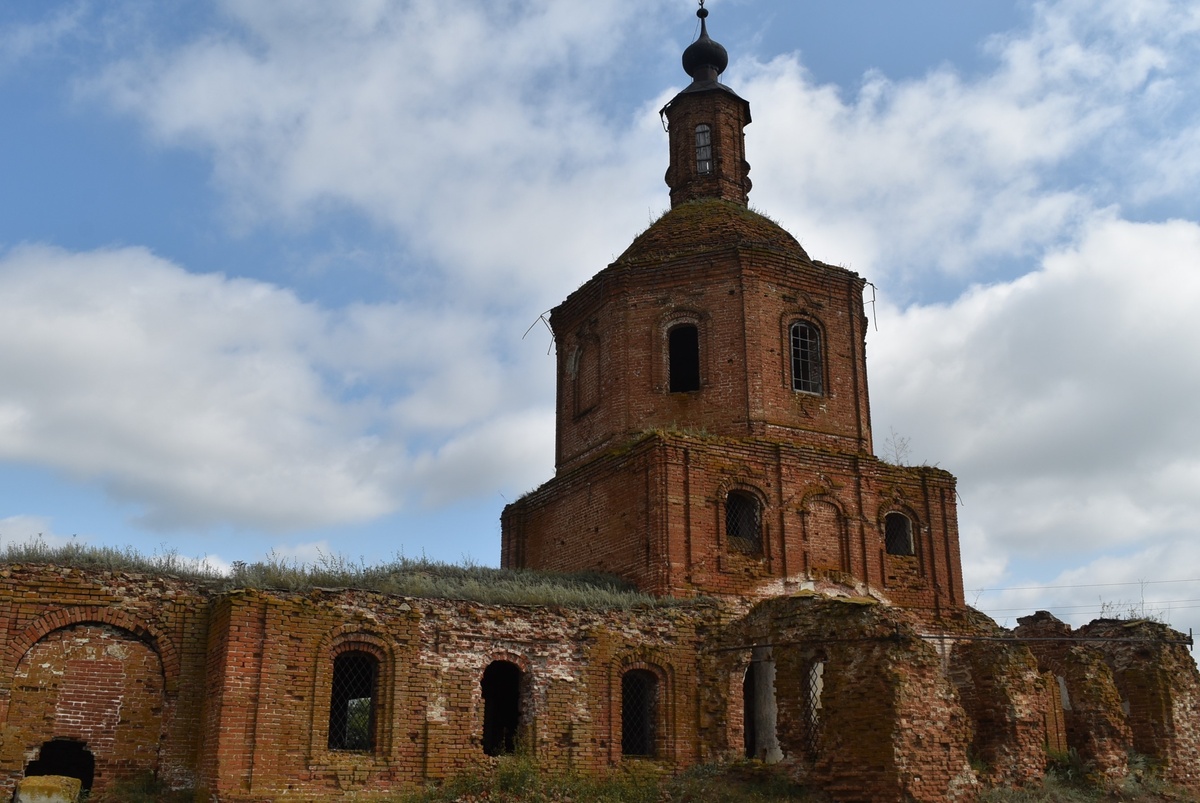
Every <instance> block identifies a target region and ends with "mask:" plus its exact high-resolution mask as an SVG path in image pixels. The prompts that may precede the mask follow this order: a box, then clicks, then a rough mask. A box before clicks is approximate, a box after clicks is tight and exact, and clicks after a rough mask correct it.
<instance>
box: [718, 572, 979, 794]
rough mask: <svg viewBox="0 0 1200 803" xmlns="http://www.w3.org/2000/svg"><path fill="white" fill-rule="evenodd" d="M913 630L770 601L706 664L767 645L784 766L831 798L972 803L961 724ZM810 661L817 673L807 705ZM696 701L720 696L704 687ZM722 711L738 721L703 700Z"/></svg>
mask: <svg viewBox="0 0 1200 803" xmlns="http://www.w3.org/2000/svg"><path fill="white" fill-rule="evenodd" d="M918 626H919V621H918V620H917V619H916V618H915V617H913V616H912V615H911V614H908V613H905V612H903V611H901V610H899V609H897V608H891V607H887V606H883V605H879V604H876V603H873V602H872V601H870V600H866V599H862V598H853V599H845V600H833V599H826V598H821V597H818V596H816V595H811V596H799V597H785V598H776V599H771V600H767V601H765V602H763V603H761V604H760V605H758V606H757V607H756V608H755V609H754V610H753V611H752V612H751V613H750V614H749V615H748V616H747V617H746V618H745V619H744V620H741V621H739V622H736V623H734V624H733V625H731V626H730V627H729V628H728V629H727V630H726V631H725V632H724V634H723V635H722V636H721V639H720V643H721V645H722V648H723V649H721V650H720V651H719V652H717V653H715V655H714V659H715V660H716V661H718V662H719V663H721V664H723V665H724V667H725V668H726V671H732V670H734V669H735V668H736V667H737V665H738V662H740V661H744V660H745V657H746V655H747V654H748V653H749V652H750V651H751V650H752V649H753V648H754V646H756V645H771V649H772V654H773V657H774V661H775V666H776V686H775V693H776V700H777V706H778V738H779V743H780V746H781V748H782V750H783V754H784V758H783V761H784V763H785V764H786V765H787V766H789V767H791V768H792V770H793V771H794V773H795V774H796V776H797V777H799V778H800V779H802V780H804V781H806V782H808V783H812V784H813V785H815V786H816V787H818V788H820V789H822V790H824V791H826V792H828V793H830V794H831V795H832V796H833V799H835V800H846V801H859V800H870V801H881V802H882V801H930V803H932V802H933V801H946V800H973V799H974V798H975V796H976V793H977V783H976V781H975V776H974V773H973V772H972V770H971V768H970V765H969V763H968V761H967V746H968V744H969V743H970V728H969V725H968V722H967V718H966V715H965V713H964V712H963V710H962V708H961V707H960V706H959V704H958V698H957V695H956V693H955V690H954V688H953V686H952V685H951V684H950V682H949V680H948V679H947V677H946V676H945V675H944V673H943V671H942V661H941V658H940V657H939V655H938V653H937V651H936V650H935V649H934V648H933V646H932V645H931V644H930V643H929V642H927V641H925V640H923V639H921V638H920V637H919V630H918V629H917V628H918ZM816 661H820V662H823V671H822V672H821V679H822V680H821V689H820V691H819V694H817V695H815V697H814V694H813V691H812V690H811V689H810V687H809V685H808V684H809V683H810V680H811V677H812V666H813V664H814V662H816ZM702 693H703V694H704V695H722V690H721V689H720V688H719V687H718V684H716V683H713V684H706V685H705V686H704V687H703V692H702ZM814 703H817V704H819V710H817V711H816V714H815V716H814ZM722 706H725V709H724V710H725V712H727V713H725V716H727V717H728V718H729V719H734V718H737V717H740V716H741V701H740V700H739V699H738V698H737V697H736V696H735V695H730V696H728V697H726V698H725V699H721V696H717V697H715V698H709V699H708V700H707V707H708V708H709V709H710V710H712V711H714V712H715V715H714V717H713V718H714V720H719V719H720V716H721V711H722ZM814 720H815V727H816V734H815V738H814V735H813V733H812V728H813V725H814ZM718 730H719V729H718ZM713 738H714V739H716V738H719V737H716V736H714V737H713Z"/></svg>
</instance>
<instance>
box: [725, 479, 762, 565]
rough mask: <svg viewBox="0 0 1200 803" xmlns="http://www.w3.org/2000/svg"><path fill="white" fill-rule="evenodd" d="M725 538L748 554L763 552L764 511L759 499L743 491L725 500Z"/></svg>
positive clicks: (730, 494)
mask: <svg viewBox="0 0 1200 803" xmlns="http://www.w3.org/2000/svg"><path fill="white" fill-rule="evenodd" d="M725 536H726V537H727V538H728V539H729V543H730V544H731V545H733V546H735V547H737V548H739V549H742V550H744V551H746V552H760V551H762V510H761V508H760V506H759V504H758V499H756V498H755V497H754V496H752V495H751V494H748V493H743V492H741V491H730V493H729V496H727V497H726V498H725Z"/></svg>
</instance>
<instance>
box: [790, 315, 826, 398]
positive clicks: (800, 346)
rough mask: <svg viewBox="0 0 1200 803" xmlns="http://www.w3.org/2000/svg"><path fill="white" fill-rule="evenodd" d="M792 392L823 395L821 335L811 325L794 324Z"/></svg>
mask: <svg viewBox="0 0 1200 803" xmlns="http://www.w3.org/2000/svg"><path fill="white" fill-rule="evenodd" d="M792 390H798V391H801V392H803V393H821V391H822V385H821V334H820V332H818V331H817V327H815V326H813V325H812V324H809V323H794V324H792Z"/></svg>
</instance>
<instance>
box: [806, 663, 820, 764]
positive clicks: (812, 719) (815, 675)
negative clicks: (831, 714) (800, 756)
mask: <svg viewBox="0 0 1200 803" xmlns="http://www.w3.org/2000/svg"><path fill="white" fill-rule="evenodd" d="M804 681H805V682H804V750H805V752H806V753H808V755H809V757H810V758H816V755H817V747H818V745H819V744H820V739H821V694H822V692H824V690H825V661H823V660H820V659H818V660H815V661H813V662H812V663H811V664H809V665H808V671H807V672H806V673H805V678H804Z"/></svg>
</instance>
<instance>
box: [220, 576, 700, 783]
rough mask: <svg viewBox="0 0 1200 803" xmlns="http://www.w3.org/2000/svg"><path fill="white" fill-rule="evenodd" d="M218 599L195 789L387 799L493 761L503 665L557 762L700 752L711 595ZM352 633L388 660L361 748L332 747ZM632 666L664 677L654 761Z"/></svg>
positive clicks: (525, 717) (588, 765)
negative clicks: (668, 599)
mask: <svg viewBox="0 0 1200 803" xmlns="http://www.w3.org/2000/svg"><path fill="white" fill-rule="evenodd" d="M221 606H223V607H227V608H228V609H229V612H228V617H227V618H224V617H225V614H222V624H221V627H222V628H223V629H225V631H226V635H225V636H224V637H223V638H222V639H214V640H213V644H214V645H215V646H218V645H219V646H218V648H219V649H220V650H221V651H222V653H223V656H224V658H223V662H224V665H225V666H226V670H225V672H224V673H223V676H222V677H223V678H224V679H223V681H222V682H221V684H220V685H221V688H220V689H219V691H218V692H217V693H216V694H213V695H212V697H213V699H214V701H215V702H214V703H213V708H214V709H219V714H218V715H217V716H216V720H217V721H218V722H219V730H218V731H216V732H212V733H210V738H209V742H208V743H207V745H206V748H205V750H206V757H205V761H204V767H205V774H204V777H203V779H202V785H203V790H204V793H205V794H207V795H210V796H211V797H213V798H217V797H219V799H220V800H221V801H222V802H223V803H228V802H231V801H266V800H275V799H277V798H278V797H281V796H283V795H287V796H288V798H289V799H298V800H303V799H308V798H313V799H320V798H328V797H330V796H337V795H341V794H345V793H347V792H354V793H356V794H358V795H360V796H363V795H366V796H368V797H369V796H370V795H371V794H377V795H385V794H388V793H393V794H394V792H395V791H396V790H397V789H401V788H411V787H412V786H413V785H416V784H420V783H424V782H427V781H430V780H436V779H440V778H445V777H448V776H450V775H452V774H455V773H459V772H463V771H466V770H470V769H472V768H475V767H481V766H488V765H490V764H492V763H494V761H495V759H494V758H491V757H489V756H487V755H485V753H484V749H483V744H482V736H483V733H484V711H485V706H484V701H483V697H482V694H481V680H482V678H483V675H484V672H485V670H486V669H487V667H488V666H489V664H491V663H492V662H494V661H504V662H508V663H511V664H513V665H515V666H517V667H518V668H519V669H520V671H521V673H522V676H523V677H522V684H523V686H522V692H521V704H522V706H523V711H522V713H521V731H520V734H521V740H522V743H521V748H522V749H524V750H528V751H529V752H531V753H532V754H533V755H535V756H537V757H538V759H539V761H540V763H541V764H542V765H543V766H544V767H545V768H546V769H547V770H549V771H559V772H565V771H580V772H599V771H601V770H603V769H604V768H607V767H610V766H613V765H617V764H621V763H622V762H625V761H630V760H633V761H638V762H643V761H650V762H651V763H653V764H656V765H662V766H665V767H683V766H688V765H689V764H692V763H695V762H696V761H697V760H698V758H699V755H700V752H701V751H700V747H699V742H698V739H699V736H698V733H699V727H698V723H697V716H696V708H695V706H694V705H693V704H692V701H693V700H695V698H696V695H697V684H698V682H699V678H697V677H696V674H695V671H694V669H695V666H696V655H697V651H698V646H699V642H700V636H699V632H700V631H701V630H702V629H704V628H705V627H708V626H711V625H712V624H713V623H714V622H716V621H718V620H719V618H720V616H721V614H720V612H719V610H718V609H716V608H713V607H712V606H710V605H706V604H703V603H697V604H695V605H692V606H688V607H685V608H669V609H665V610H658V609H649V610H643V611H613V612H593V611H573V610H561V609H551V608H543V607H537V606H495V605H482V604H476V603H470V602H455V601H439V600H417V599H406V598H401V597H394V596H388V595H384V594H377V593H371V592H365V591H336V592H335V591H313V592H310V593H282V592H269V593H268V592H252V591H245V592H236V593H233V594H230V595H228V596H227V597H226V598H225V599H224V600H222V602H221ZM222 609H223V608H220V607H219V608H218V610H222ZM215 626H216V622H215V621H214V627H215ZM347 642H349V643H353V644H356V645H359V646H360V647H361V646H363V645H368V646H369V648H370V649H372V650H374V651H375V652H376V654H378V655H380V656H381V657H382V661H381V666H380V674H379V681H378V685H377V689H378V690H379V697H378V698H377V699H376V701H375V706H376V710H377V719H378V721H377V723H376V726H375V732H374V735H375V745H374V748H373V749H372V750H370V751H367V752H363V751H355V750H340V749H331V748H330V746H329V740H328V730H327V729H328V723H329V707H330V683H331V676H332V675H331V673H332V663H333V658H332V656H333V655H334V654H335V653H336V651H337V649H338V645H339V644H343V643H347ZM234 667H237V670H236V671H234V669H233V668H234ZM630 668H645V669H647V670H648V671H652V672H653V673H654V674H655V675H656V677H658V678H659V679H660V685H659V695H660V696H659V698H658V712H657V716H658V720H657V722H656V723H655V724H656V735H657V739H658V741H657V742H656V750H655V756H654V757H653V758H647V759H642V758H638V759H629V758H624V757H623V756H622V752H621V713H620V712H621V677H622V674H623V672H625V671H626V670H628V669H630Z"/></svg>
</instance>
